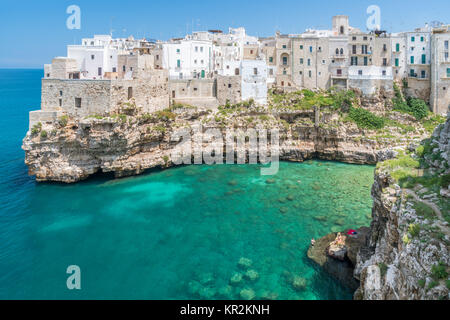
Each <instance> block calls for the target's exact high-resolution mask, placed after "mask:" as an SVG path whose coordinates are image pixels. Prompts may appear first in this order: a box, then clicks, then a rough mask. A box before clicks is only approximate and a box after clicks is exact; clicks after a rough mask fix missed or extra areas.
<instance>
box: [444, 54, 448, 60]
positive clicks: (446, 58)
mask: <svg viewBox="0 0 450 320" xmlns="http://www.w3.org/2000/svg"><path fill="white" fill-rule="evenodd" d="M444 59H445V61H448V52H444Z"/></svg>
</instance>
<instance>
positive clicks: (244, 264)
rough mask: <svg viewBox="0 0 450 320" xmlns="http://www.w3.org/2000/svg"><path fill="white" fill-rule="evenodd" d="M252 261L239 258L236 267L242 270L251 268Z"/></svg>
mask: <svg viewBox="0 0 450 320" xmlns="http://www.w3.org/2000/svg"><path fill="white" fill-rule="evenodd" d="M252 264H253V261H252V260H250V259H248V258H240V259H239V262H238V266H239V267H241V268H244V269H248V268H250V267H251V266H252Z"/></svg>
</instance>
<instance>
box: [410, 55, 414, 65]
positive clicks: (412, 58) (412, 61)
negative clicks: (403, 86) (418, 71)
mask: <svg viewBox="0 0 450 320" xmlns="http://www.w3.org/2000/svg"><path fill="white" fill-rule="evenodd" d="M411 64H414V56H411Z"/></svg>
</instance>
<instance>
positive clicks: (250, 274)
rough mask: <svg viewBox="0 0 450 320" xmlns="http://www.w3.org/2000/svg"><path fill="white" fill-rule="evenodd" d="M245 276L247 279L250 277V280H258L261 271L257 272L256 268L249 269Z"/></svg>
mask: <svg viewBox="0 0 450 320" xmlns="http://www.w3.org/2000/svg"><path fill="white" fill-rule="evenodd" d="M245 277H246V278H247V279H249V280H250V281H256V280H258V278H259V273H258V272H256V271H255V270H248V271H247V272H246V273H245Z"/></svg>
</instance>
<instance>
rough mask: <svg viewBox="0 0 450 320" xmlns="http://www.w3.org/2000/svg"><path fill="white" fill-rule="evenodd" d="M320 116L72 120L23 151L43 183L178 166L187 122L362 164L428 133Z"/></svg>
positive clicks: (301, 155) (35, 135) (30, 136)
mask: <svg viewBox="0 0 450 320" xmlns="http://www.w3.org/2000/svg"><path fill="white" fill-rule="evenodd" d="M314 121H315V116H314V113H311V112H310V111H309V112H297V113H289V114H273V113H270V112H267V111H266V112H261V111H260V110H259V111H255V110H253V111H252V110H247V111H245V112H236V113H231V114H227V115H223V114H221V113H220V112H217V113H211V112H201V111H195V110H187V111H186V110H178V111H176V112H161V113H160V114H155V115H142V114H141V115H139V114H135V115H133V114H132V115H129V116H126V115H120V116H111V117H89V118H85V119H82V120H73V119H72V120H70V119H69V120H68V121H67V119H66V120H65V121H59V122H54V123H46V124H43V125H42V126H41V127H39V128H34V129H33V130H30V131H29V132H28V133H27V136H26V137H25V139H24V141H23V149H24V150H25V155H26V164H27V165H28V167H29V172H30V174H31V175H35V176H36V179H37V181H57V182H65V183H73V182H77V181H80V180H83V179H86V178H88V177H89V176H90V175H92V174H94V173H97V172H113V173H114V174H115V176H116V177H123V176H129V175H136V174H140V173H142V172H143V171H145V170H147V169H151V168H155V167H163V168H165V167H170V166H172V165H173V164H172V159H171V154H172V151H173V149H174V147H175V146H176V145H177V142H175V141H171V136H172V133H173V132H175V131H176V130H178V129H180V128H188V129H189V130H191V131H194V129H195V128H198V127H200V126H202V127H203V130H206V129H209V128H219V129H220V130H221V131H222V133H223V136H224V137H225V131H226V129H227V128H230V129H235V130H243V131H244V132H245V131H246V130H248V129H250V128H254V129H268V130H270V129H274V128H277V129H279V130H280V153H281V154H280V157H281V160H287V161H304V160H308V159H312V158H317V159H324V160H335V161H342V162H348V163H357V164H375V163H377V162H378V161H380V160H383V159H384V158H386V157H389V156H390V155H389V154H388V153H386V152H385V150H386V149H388V148H390V147H392V146H393V145H404V144H407V143H408V142H409V141H411V140H417V139H419V138H420V137H421V133H420V132H418V133H415V134H411V135H410V136H408V137H406V136H405V135H404V134H403V133H402V132H401V131H402V130H401V129H400V128H389V129H387V130H388V131H389V133H390V135H389V136H383V135H380V133H379V132H376V131H370V130H362V129H359V128H358V127H357V126H356V125H355V124H354V123H349V122H343V121H341V119H339V115H338V114H337V113H336V114H322V115H321V116H320V117H319V122H318V123H314ZM197 147H198V146H197Z"/></svg>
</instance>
